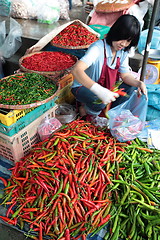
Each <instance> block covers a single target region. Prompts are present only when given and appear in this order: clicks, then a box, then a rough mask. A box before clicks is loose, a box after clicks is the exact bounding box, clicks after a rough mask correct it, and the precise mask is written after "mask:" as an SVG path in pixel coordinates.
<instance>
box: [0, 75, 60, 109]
mask: <svg viewBox="0 0 160 240" xmlns="http://www.w3.org/2000/svg"><path fill="white" fill-rule="evenodd" d="M57 89H58V87H57V85H56V84H55V83H54V82H53V81H51V80H50V79H48V78H46V77H44V76H42V75H39V74H37V73H22V74H21V73H20V74H15V75H11V76H8V77H5V78H3V79H1V80H0V105H2V106H3V105H26V104H32V103H34V102H39V101H43V100H45V99H48V98H49V97H51V96H53V95H54V94H55V92H56V91H57Z"/></svg>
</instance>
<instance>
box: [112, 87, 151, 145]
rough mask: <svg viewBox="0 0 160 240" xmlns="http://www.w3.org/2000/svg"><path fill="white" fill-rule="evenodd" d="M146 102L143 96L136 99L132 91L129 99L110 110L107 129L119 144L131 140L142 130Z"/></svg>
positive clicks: (136, 96) (135, 92) (135, 93)
mask: <svg viewBox="0 0 160 240" xmlns="http://www.w3.org/2000/svg"><path fill="white" fill-rule="evenodd" d="M147 106H148V101H147V99H146V96H145V95H142V96H140V97H138V95H137V91H134V92H133V93H132V95H131V96H130V98H129V99H128V100H127V101H126V102H124V103H122V104H120V105H118V106H116V107H114V108H112V109H110V110H109V111H108V116H109V129H110V132H111V134H112V136H113V137H115V138H116V139H118V140H119V141H120V142H125V141H129V140H133V139H135V138H136V137H138V135H139V134H140V133H141V131H142V130H143V128H144V125H145V120H146V114H147Z"/></svg>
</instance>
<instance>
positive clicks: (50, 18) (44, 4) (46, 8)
mask: <svg viewBox="0 0 160 240" xmlns="http://www.w3.org/2000/svg"><path fill="white" fill-rule="evenodd" d="M37 5H38V6H37V20H38V22H42V23H48V24H52V23H54V22H57V21H58V20H59V17H60V4H59V2H58V1H56V0H38V4H37Z"/></svg>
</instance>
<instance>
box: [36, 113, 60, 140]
mask: <svg viewBox="0 0 160 240" xmlns="http://www.w3.org/2000/svg"><path fill="white" fill-rule="evenodd" d="M61 126H62V124H61V123H60V121H59V120H58V119H57V118H55V117H53V118H45V119H44V120H43V121H42V122H41V123H40V125H39V126H38V134H39V136H40V139H41V140H42V141H43V140H45V139H47V138H49V137H50V136H51V134H52V133H53V132H55V131H56V130H58V129H59V128H60V127H61Z"/></svg>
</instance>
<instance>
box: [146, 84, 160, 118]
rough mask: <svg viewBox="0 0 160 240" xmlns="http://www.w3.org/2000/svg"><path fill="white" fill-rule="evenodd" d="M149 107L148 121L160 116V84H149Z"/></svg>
mask: <svg viewBox="0 0 160 240" xmlns="http://www.w3.org/2000/svg"><path fill="white" fill-rule="evenodd" d="M146 87H147V92H148V109H147V117H146V120H147V121H151V120H154V119H156V118H159V117H160V84H147V85H146Z"/></svg>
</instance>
